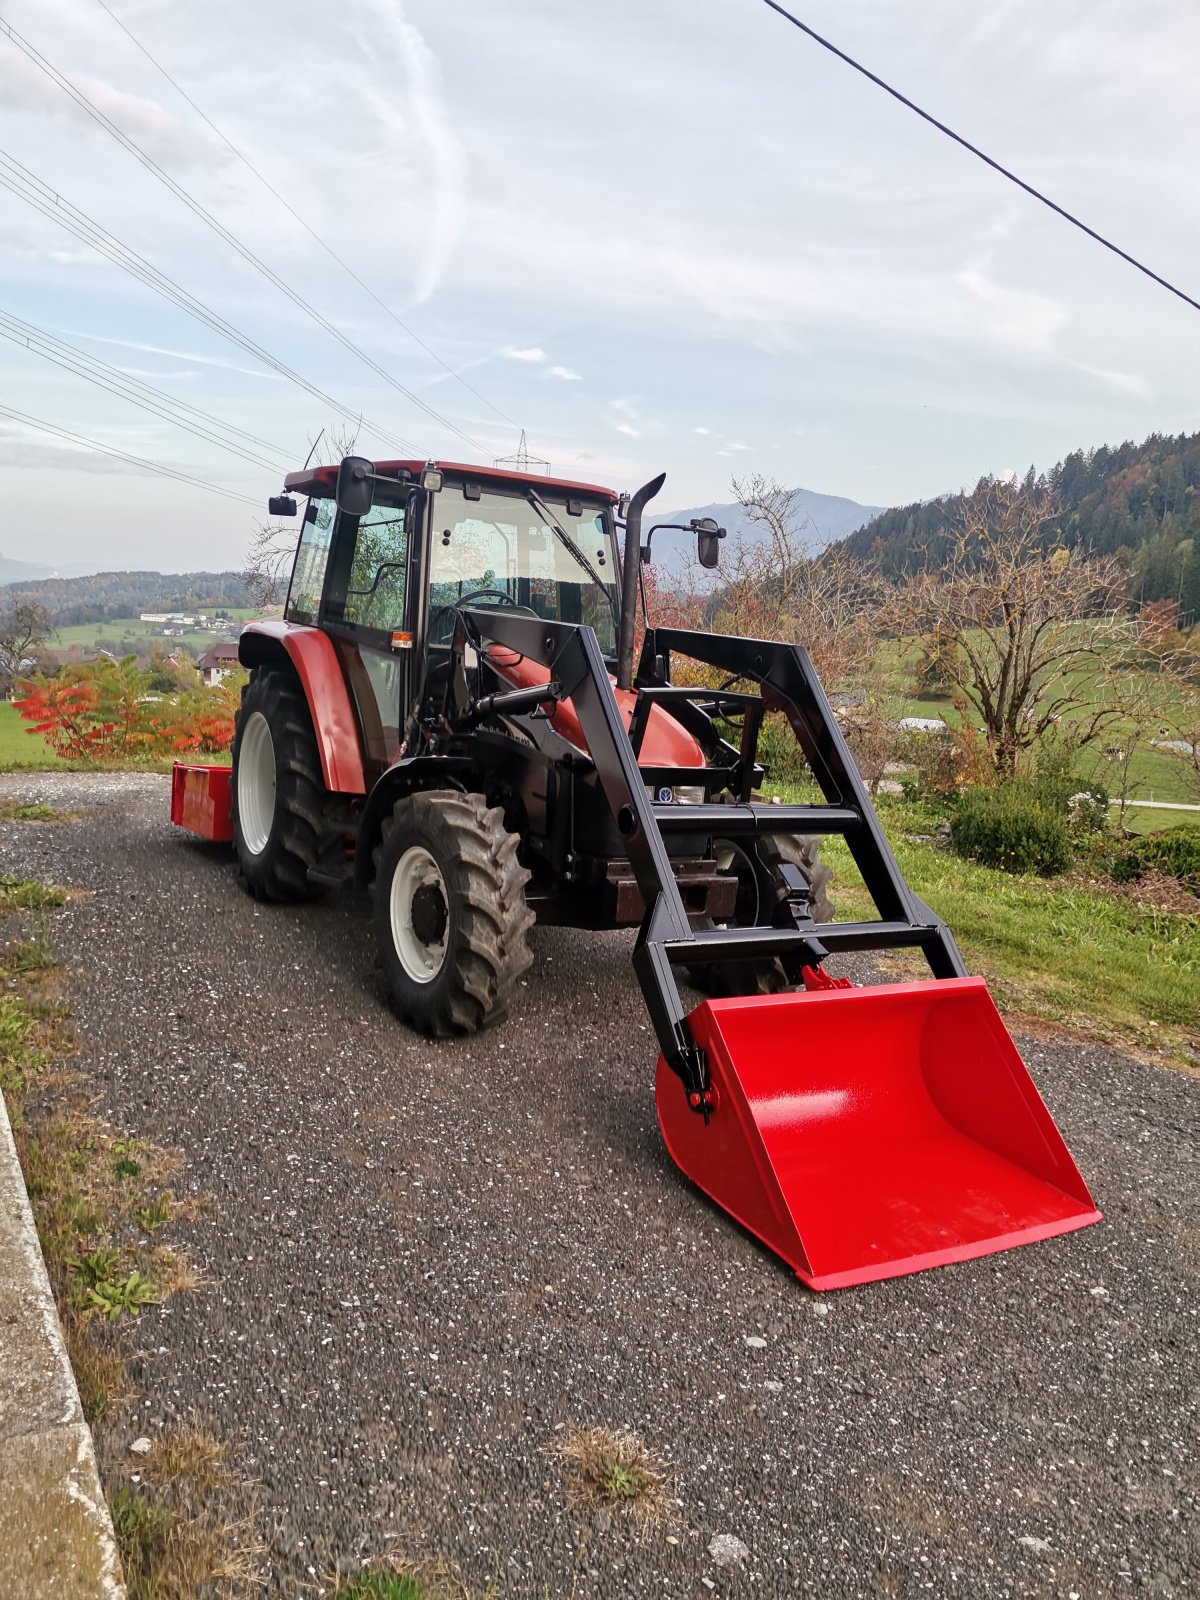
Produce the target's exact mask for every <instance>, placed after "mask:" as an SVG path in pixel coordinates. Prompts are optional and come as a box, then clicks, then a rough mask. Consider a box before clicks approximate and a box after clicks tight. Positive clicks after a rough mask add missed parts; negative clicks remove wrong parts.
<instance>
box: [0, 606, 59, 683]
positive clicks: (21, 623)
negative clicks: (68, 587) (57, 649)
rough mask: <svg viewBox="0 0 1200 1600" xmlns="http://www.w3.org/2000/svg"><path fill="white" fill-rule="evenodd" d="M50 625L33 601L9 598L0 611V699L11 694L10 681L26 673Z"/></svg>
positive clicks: (51, 626) (49, 634) (51, 621)
mask: <svg viewBox="0 0 1200 1600" xmlns="http://www.w3.org/2000/svg"><path fill="white" fill-rule="evenodd" d="M53 632H54V623H53V620H52V619H51V616H50V613H49V612H48V611H47V610H46V608H45V607H44V606H41V605H38V604H37V602H36V601H34V600H14V599H10V600H8V601H7V603H6V604H5V605H4V607H3V609H2V610H0V697H3V698H5V699H7V698H8V695H9V694H10V692H11V691H12V686H13V680H14V679H15V678H16V677H17V675H18V674H19V673H21V672H28V671H29V662H30V657H31V655H32V653H33V652H34V651H35V650H39V649H40V648H41V647H42V646H43V645H44V644H45V643H46V642H47V641H48V640H49V639H50V637H51V636H52V634H53Z"/></svg>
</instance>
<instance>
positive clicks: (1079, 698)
mask: <svg viewBox="0 0 1200 1600" xmlns="http://www.w3.org/2000/svg"><path fill="white" fill-rule="evenodd" d="M1059 515H1060V508H1059V506H1058V504H1057V502H1056V500H1055V498H1054V496H1053V494H1052V493H1051V492H1050V491H1049V490H1047V488H1046V487H1045V485H1044V484H1040V483H1035V482H1032V481H1030V480H1026V481H1025V482H1023V483H1013V484H1009V483H1001V482H999V481H998V480H996V479H994V478H984V479H982V480H981V481H980V483H979V485H978V486H977V488H976V489H975V491H974V492H973V493H972V494H970V495H968V496H967V497H966V498H965V500H964V501H963V503H962V506H961V509H960V511H959V513H958V518H957V521H956V524H955V526H954V528H953V530H952V531H953V533H954V546H953V549H952V551H951V553H950V556H949V559H948V560H947V561H946V563H945V565H944V566H943V567H941V568H940V569H937V570H933V569H929V568H927V569H926V570H925V571H923V572H919V573H917V574H916V576H915V577H913V578H912V579H910V580H909V581H908V582H907V583H905V584H903V585H902V586H901V587H900V588H899V589H898V591H897V593H896V596H895V598H894V600H893V603H892V605H891V606H890V608H889V613H888V617H889V620H890V621H892V622H894V624H895V625H896V627H897V629H898V631H900V632H901V633H902V634H904V635H907V636H909V637H917V638H922V639H925V640H929V639H936V641H937V653H938V660H939V665H940V668H941V671H942V672H943V674H944V676H945V677H946V679H947V681H948V682H949V684H950V686H951V689H952V691H953V692H954V694H955V696H956V697H957V698H958V699H960V700H961V701H962V702H964V703H965V706H967V707H970V708H972V709H973V710H974V711H975V712H976V713H977V714H978V716H979V718H980V720H981V722H982V724H983V728H984V732H985V735H986V737H987V741H988V746H989V748H990V750H991V754H992V759H993V761H994V763H995V766H996V770H997V771H998V772H1000V773H1001V774H1008V773H1011V772H1012V771H1013V770H1014V769H1015V767H1016V765H1017V763H1018V761H1019V760H1020V757H1021V756H1022V754H1023V753H1024V752H1025V751H1027V750H1030V749H1032V748H1033V747H1034V746H1035V745H1036V744H1037V743H1038V741H1039V740H1040V739H1042V738H1043V736H1044V735H1045V734H1046V733H1047V732H1049V731H1050V730H1051V729H1052V728H1054V727H1055V726H1056V724H1058V723H1060V721H1062V720H1063V719H1067V720H1068V721H1069V723H1070V729H1071V736H1072V738H1073V740H1074V741H1075V742H1076V743H1077V744H1081V745H1082V744H1086V743H1088V742H1090V741H1091V740H1092V739H1093V738H1095V737H1096V735H1097V734H1098V733H1099V732H1100V731H1101V730H1102V729H1103V728H1104V727H1105V726H1106V724H1107V723H1109V722H1111V720H1112V719H1113V717H1114V715H1115V711H1114V708H1113V706H1112V705H1111V703H1109V701H1108V700H1107V698H1106V697H1105V696H1104V695H1103V693H1102V690H1103V687H1104V674H1105V664H1106V660H1107V658H1108V657H1109V655H1110V653H1111V649H1112V646H1113V645H1114V643H1115V642H1116V640H1117V637H1118V635H1119V633H1120V628H1121V624H1120V622H1119V613H1120V610H1121V606H1122V603H1123V599H1124V581H1123V575H1122V572H1121V569H1120V567H1119V566H1118V564H1117V563H1116V562H1115V561H1114V560H1112V559H1111V558H1110V557H1095V556H1089V555H1088V554H1087V553H1086V552H1084V551H1083V550H1080V549H1078V548H1075V549H1070V548H1068V547H1067V546H1066V545H1065V544H1063V543H1062V542H1061V540H1060V538H1059V536H1058V529H1057V526H1056V523H1057V520H1058V517H1059ZM1098 696H1099V699H1098V698H1097V697H1098Z"/></svg>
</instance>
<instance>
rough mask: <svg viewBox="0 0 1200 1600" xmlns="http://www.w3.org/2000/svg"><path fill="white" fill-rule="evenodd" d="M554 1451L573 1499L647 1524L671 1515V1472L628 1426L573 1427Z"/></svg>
mask: <svg viewBox="0 0 1200 1600" xmlns="http://www.w3.org/2000/svg"><path fill="white" fill-rule="evenodd" d="M554 1453H555V1454H556V1455H557V1456H559V1457H560V1458H561V1460H562V1461H563V1462H565V1463H566V1466H567V1469H568V1482H567V1488H568V1492H569V1494H570V1496H571V1498H572V1499H573V1500H574V1501H576V1502H578V1503H582V1504H588V1503H591V1504H593V1505H605V1506H612V1507H614V1508H616V1509H620V1510H624V1511H627V1512H629V1513H630V1514H631V1515H632V1516H633V1517H634V1518H635V1520H636V1521H638V1522H640V1523H641V1524H642V1525H643V1526H644V1527H648V1526H650V1525H651V1524H654V1523H657V1522H661V1521H663V1519H664V1518H665V1517H666V1516H667V1515H668V1512H669V1506H670V1502H669V1500H668V1497H667V1489H668V1486H669V1485H670V1482H671V1477H672V1474H671V1473H670V1472H669V1471H668V1470H667V1468H666V1467H664V1466H662V1465H661V1464H660V1463H659V1462H657V1461H655V1459H654V1457H653V1456H652V1455H651V1454H650V1452H649V1450H647V1448H646V1446H645V1444H644V1443H643V1442H642V1440H641V1439H640V1438H639V1437H638V1435H637V1434H636V1433H633V1432H631V1431H630V1430H629V1429H627V1428H580V1427H573V1428H571V1429H570V1431H569V1432H568V1433H567V1436H566V1438H565V1439H564V1440H563V1442H562V1443H561V1444H560V1445H559V1446H558V1447H557V1449H556V1450H555V1452H554Z"/></svg>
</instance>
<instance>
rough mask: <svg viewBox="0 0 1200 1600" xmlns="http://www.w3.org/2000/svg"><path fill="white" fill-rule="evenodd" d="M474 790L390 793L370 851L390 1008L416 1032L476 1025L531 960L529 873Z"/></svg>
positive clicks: (499, 816) (499, 819)
mask: <svg viewBox="0 0 1200 1600" xmlns="http://www.w3.org/2000/svg"><path fill="white" fill-rule="evenodd" d="M517 845H518V838H517V835H516V834H515V833H509V832H508V830H507V829H506V828H505V826H504V813H503V811H502V810H501V809H500V808H499V807H498V806H496V807H490V806H489V805H488V803H487V801H486V800H485V799H484V798H483V796H482V795H478V794H460V793H459V792H458V791H457V790H452V789H447V790H437V791H434V792H432V793H428V794H416V795H411V796H409V797H408V798H406V799H403V800H399V801H397V803H396V806H395V808H394V809H393V811H392V815H391V817H390V818H389V819H388V821H387V822H386V823H385V824H384V829H383V836H382V838H381V840H380V843H379V845H378V848H377V849H376V851H375V936H376V941H377V944H378V948H379V959H380V962H381V964H382V966H383V971H384V976H385V979H386V982H387V990H388V999H389V1001H390V1002H391V1006H392V1009H393V1010H394V1011H395V1012H396V1014H397V1016H399V1017H400V1018H401V1019H402V1020H403V1021H404V1022H407V1023H408V1024H409V1026H410V1027H413V1028H416V1029H417V1030H418V1031H419V1032H421V1033H428V1034H433V1035H434V1036H435V1037H437V1038H446V1037H448V1036H449V1035H451V1034H464V1033H476V1032H478V1030H479V1029H480V1028H486V1027H490V1026H491V1025H492V1024H493V1023H496V1022H500V1021H502V1020H503V1018H504V1017H505V1016H506V1015H507V1012H508V1007H509V1004H510V1003H511V1001H512V997H513V993H514V991H515V989H516V987H517V983H518V980H519V979H520V977H521V975H522V973H524V972H526V971H527V970H528V968H529V965H530V963H531V962H532V960H533V952H532V951H531V949H530V947H529V930H530V928H531V927H532V926H533V920H534V918H533V912H532V911H530V909H529V908H528V906H527V905H526V904H525V885H526V884H527V883H528V881H529V876H530V875H529V873H528V872H527V871H526V869H525V868H524V867H523V866H522V865H521V864H520V862H519V861H518V859H517Z"/></svg>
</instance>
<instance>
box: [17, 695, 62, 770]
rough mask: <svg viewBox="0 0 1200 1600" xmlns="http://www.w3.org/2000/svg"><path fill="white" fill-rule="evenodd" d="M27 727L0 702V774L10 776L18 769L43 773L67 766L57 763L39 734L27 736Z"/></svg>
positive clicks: (52, 752) (18, 715)
mask: <svg viewBox="0 0 1200 1600" xmlns="http://www.w3.org/2000/svg"><path fill="white" fill-rule="evenodd" d="M28 727H29V724H28V723H27V722H22V721H21V717H20V713H19V712H18V711H17V708H16V707H15V706H12V705H9V703H8V701H7V700H0V772H11V771H12V770H13V769H14V768H20V767H31V768H35V769H40V770H43V771H44V770H45V769H46V768H48V767H65V766H68V765H69V764H70V763H69V762H66V761H60V760H59V758H58V757H57V756H56V755H55V754H54V751H53V750H51V748H50V746H49V745H48V744H47V743H46V741H45V740H44V739H43V738H42V736H41V734H38V733H35V734H29V733H27V732H26V729H27V728H28Z"/></svg>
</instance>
